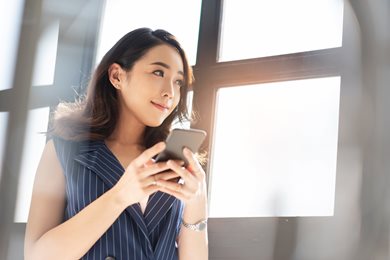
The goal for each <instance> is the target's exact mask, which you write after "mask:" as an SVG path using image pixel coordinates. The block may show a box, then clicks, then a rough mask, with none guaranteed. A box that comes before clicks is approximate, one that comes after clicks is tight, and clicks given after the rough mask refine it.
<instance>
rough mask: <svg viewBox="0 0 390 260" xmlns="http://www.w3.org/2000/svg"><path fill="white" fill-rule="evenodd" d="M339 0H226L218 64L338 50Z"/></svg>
mask: <svg viewBox="0 0 390 260" xmlns="http://www.w3.org/2000/svg"><path fill="white" fill-rule="evenodd" d="M343 7H344V5H343V0H316V1H313V0H296V1H290V0H273V1H269V0H256V1H252V0H240V1H238V0H227V1H224V2H223V22H222V30H221V41H220V50H219V61H230V60H240V59H249V58H256V57H266V56H273V55H280V54H288V53H295V52H303V51H311V50H319V49H326V48H334V47H340V46H341V45H342V29H343Z"/></svg>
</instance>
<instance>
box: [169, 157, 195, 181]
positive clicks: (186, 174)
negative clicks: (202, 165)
mask: <svg viewBox="0 0 390 260" xmlns="http://www.w3.org/2000/svg"><path fill="white" fill-rule="evenodd" d="M167 165H168V166H169V168H171V169H172V170H173V171H175V172H176V173H177V174H178V175H179V176H180V177H181V178H182V179H183V180H184V181H186V182H188V181H191V180H193V179H194V176H192V175H191V173H190V172H188V171H187V170H186V168H184V167H182V166H180V165H178V164H177V163H176V162H174V161H172V160H169V161H167Z"/></svg>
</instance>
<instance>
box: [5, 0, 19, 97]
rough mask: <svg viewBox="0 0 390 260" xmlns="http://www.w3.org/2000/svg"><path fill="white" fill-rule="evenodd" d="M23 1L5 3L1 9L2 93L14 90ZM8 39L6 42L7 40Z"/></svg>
mask: <svg viewBox="0 0 390 260" xmlns="http://www.w3.org/2000/svg"><path fill="white" fill-rule="evenodd" d="M23 5H24V1H23V0H15V1H9V2H5V1H3V2H2V4H1V8H0V35H1V38H2V41H1V48H0V57H1V61H2V62H0V75H1V76H0V91H1V90H5V89H10V88H12V86H11V85H12V80H13V76H14V69H15V65H16V58H17V57H16V55H17V51H18V46H19V33H20V29H21V26H22V15H23ZM5 39H6V40H5Z"/></svg>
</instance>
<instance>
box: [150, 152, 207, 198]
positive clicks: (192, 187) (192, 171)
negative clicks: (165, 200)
mask: <svg viewBox="0 0 390 260" xmlns="http://www.w3.org/2000/svg"><path fill="white" fill-rule="evenodd" d="M183 153H184V156H185V157H186V159H187V160H188V162H189V165H188V166H187V168H184V167H182V166H181V165H180V164H179V163H177V162H175V161H173V160H169V161H167V166H168V167H169V168H170V169H172V170H173V171H174V172H175V173H177V174H178V175H179V176H180V177H181V178H182V180H183V181H184V183H182V184H181V183H175V182H172V181H167V180H163V179H161V180H160V179H157V183H156V184H157V186H158V187H159V190H160V191H162V192H165V193H168V194H170V195H172V196H174V197H176V198H178V199H180V200H181V201H183V202H184V203H185V204H187V205H188V204H191V203H197V202H199V201H204V198H205V197H206V174H205V172H204V170H203V168H202V167H201V166H200V164H199V162H198V160H197V159H196V158H195V155H194V154H193V153H192V152H191V150H189V149H188V148H184V150H183Z"/></svg>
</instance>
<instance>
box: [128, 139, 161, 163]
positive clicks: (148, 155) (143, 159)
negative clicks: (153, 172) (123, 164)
mask: <svg viewBox="0 0 390 260" xmlns="http://www.w3.org/2000/svg"><path fill="white" fill-rule="evenodd" d="M165 146H166V145H165V143H164V142H159V143H157V144H155V145H153V146H152V147H150V148H149V149H146V150H145V151H143V153H141V155H139V156H138V157H137V158H135V160H134V164H135V166H136V167H142V166H144V165H145V164H146V163H147V162H149V161H150V160H151V159H152V158H153V157H154V156H156V155H157V154H159V153H161V152H162V151H163V150H164V149H165Z"/></svg>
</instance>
